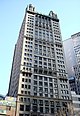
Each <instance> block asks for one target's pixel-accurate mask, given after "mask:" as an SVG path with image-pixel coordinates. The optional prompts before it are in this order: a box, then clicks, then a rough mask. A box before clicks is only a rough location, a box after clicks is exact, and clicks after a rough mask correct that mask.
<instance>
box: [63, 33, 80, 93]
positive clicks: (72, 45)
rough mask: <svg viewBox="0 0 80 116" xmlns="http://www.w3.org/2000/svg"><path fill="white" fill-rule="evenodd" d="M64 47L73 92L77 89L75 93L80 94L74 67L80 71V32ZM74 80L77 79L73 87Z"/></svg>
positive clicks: (66, 41) (65, 43)
mask: <svg viewBox="0 0 80 116" xmlns="http://www.w3.org/2000/svg"><path fill="white" fill-rule="evenodd" d="M63 46H64V53H65V59H66V66H67V72H68V78H69V80H70V87H71V90H72V91H74V88H75V87H76V91H75V92H76V93H79V92H78V91H77V88H78V85H77V78H76V76H75V73H76V72H75V71H76V70H74V67H77V70H78V68H79V64H80V32H78V33H76V34H73V35H71V38H69V39H67V40H65V41H64V42H63ZM75 69H76V68H75ZM73 78H74V79H75V81H74V82H75V83H74V87H73V86H72V84H73Z"/></svg>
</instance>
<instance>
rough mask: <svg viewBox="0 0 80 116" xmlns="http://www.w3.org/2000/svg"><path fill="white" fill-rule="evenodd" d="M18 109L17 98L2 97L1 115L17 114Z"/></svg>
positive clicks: (10, 115) (13, 115)
mask: <svg viewBox="0 0 80 116" xmlns="http://www.w3.org/2000/svg"><path fill="white" fill-rule="evenodd" d="M15 111H16V98H14V97H9V96H8V97H7V96H6V97H5V99H0V116H15Z"/></svg>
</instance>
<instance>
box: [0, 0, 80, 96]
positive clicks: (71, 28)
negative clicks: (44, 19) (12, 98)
mask: <svg viewBox="0 0 80 116" xmlns="http://www.w3.org/2000/svg"><path fill="white" fill-rule="evenodd" d="M30 3H32V4H33V5H34V6H35V7H36V11H38V12H40V13H42V14H46V15H48V14H49V11H50V10H53V12H54V13H56V14H57V15H58V18H59V19H60V27H61V32H62V39H63V40H65V39H67V38H69V37H70V36H71V35H72V34H74V33H76V32H79V31H80V0H0V94H3V95H6V93H7V91H8V86H9V80H10V72H11V66H12V59H13V51H14V46H15V43H16V41H17V38H18V34H19V29H20V26H21V23H22V20H23V17H24V13H25V8H26V6H27V5H28V4H30Z"/></svg>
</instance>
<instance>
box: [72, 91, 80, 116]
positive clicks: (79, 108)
mask: <svg viewBox="0 0 80 116" xmlns="http://www.w3.org/2000/svg"><path fill="white" fill-rule="evenodd" d="M71 95H72V102H73V110H74V116H80V95H77V94H76V93H75V91H71Z"/></svg>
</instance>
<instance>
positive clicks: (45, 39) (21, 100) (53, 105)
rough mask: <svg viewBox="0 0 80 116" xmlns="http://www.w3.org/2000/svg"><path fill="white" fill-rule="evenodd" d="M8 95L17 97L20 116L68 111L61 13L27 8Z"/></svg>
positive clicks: (32, 7)
mask: <svg viewBox="0 0 80 116" xmlns="http://www.w3.org/2000/svg"><path fill="white" fill-rule="evenodd" d="M8 95H10V96H15V97H17V106H16V107H17V108H16V116H53V115H54V114H55V113H56V112H60V111H61V109H63V110H64V112H68V110H67V104H69V103H70V102H71V95H70V90H69V82H68V78H67V73H66V66H65V61H64V52H63V45H62V39H61V32H60V26H59V19H58V18H57V15H56V14H54V13H53V11H50V13H49V15H43V14H40V13H38V12H36V11H35V7H34V6H33V5H31V4H30V5H29V6H28V7H27V8H26V12H25V16H24V19H23V22H22V26H21V29H20V32H19V37H18V41H17V43H16V45H15V51H14V57H13V63H12V70H11V77H10V83H9V91H8Z"/></svg>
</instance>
